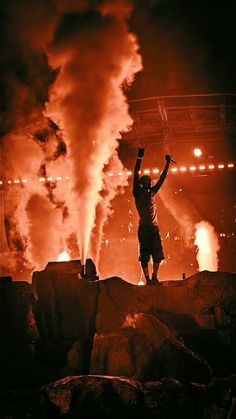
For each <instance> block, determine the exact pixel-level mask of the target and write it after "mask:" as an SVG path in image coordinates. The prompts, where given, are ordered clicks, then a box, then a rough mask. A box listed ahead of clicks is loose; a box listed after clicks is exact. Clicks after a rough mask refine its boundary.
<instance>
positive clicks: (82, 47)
mask: <svg viewBox="0 0 236 419" xmlns="http://www.w3.org/2000/svg"><path fill="white" fill-rule="evenodd" d="M108 4H109V3H108ZM114 4H116V5H112V4H109V6H107V7H106V6H105V5H104V4H103V5H102V6H101V7H100V9H98V10H96V11H89V12H84V13H73V14H66V15H64V16H63V18H62V19H61V21H60V23H59V25H58V27H57V29H56V31H55V34H54V39H53V41H52V43H51V45H50V47H49V49H48V58H49V63H50V65H51V67H52V68H53V69H59V70H58V76H57V79H56V81H55V83H54V84H53V86H52V88H51V94H50V100H49V102H48V104H47V115H48V116H50V118H52V119H53V120H54V121H55V122H56V123H57V124H58V125H59V126H60V128H61V129H62V130H63V132H64V140H65V142H66V144H67V149H68V154H69V159H70V163H71V170H72V177H73V179H72V182H73V186H72V190H71V202H70V204H69V206H70V207H71V208H73V211H72V213H73V214H74V225H75V229H76V232H77V237H78V242H79V246H80V253H81V254H80V257H81V260H82V264H85V260H86V257H87V254H88V251H89V242H90V236H91V232H92V230H93V227H94V225H95V224H96V219H95V218H96V207H97V205H98V204H99V202H100V201H101V195H100V191H101V190H102V187H103V186H104V185H106V182H104V176H105V174H104V168H105V166H106V165H107V164H108V163H109V160H110V159H111V157H112V156H113V154H114V153H116V148H117V146H118V140H119V139H120V133H121V132H122V131H125V130H128V129H129V127H130V125H131V124H132V120H131V118H130V116H129V113H128V105H127V101H126V97H125V95H124V93H123V90H124V87H125V86H127V85H129V84H130V83H131V82H132V81H133V78H134V75H135V73H136V72H138V71H140V70H141V68H142V64H141V57H140V55H139V54H138V44H137V41H136V37H135V36H134V35H133V34H132V33H129V31H128V28H127V24H126V18H127V16H128V13H129V12H130V10H129V8H127V4H125V3H124V2H115V3H114ZM119 184H121V179H119V180H118V181H117V186H118V185H119ZM113 188H114V185H113ZM111 196H113V194H111ZM108 211H109V210H108ZM103 213H104V211H103ZM100 214H101V211H100ZM103 217H106V215H105V214H104V215H103ZM104 219H105V218H104ZM99 223H100V224H101V220H99Z"/></svg>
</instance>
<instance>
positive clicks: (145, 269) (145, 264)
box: [141, 261, 150, 284]
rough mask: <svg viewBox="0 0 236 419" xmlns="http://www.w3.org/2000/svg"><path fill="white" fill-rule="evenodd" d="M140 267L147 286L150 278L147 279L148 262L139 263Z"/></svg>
mask: <svg viewBox="0 0 236 419" xmlns="http://www.w3.org/2000/svg"><path fill="white" fill-rule="evenodd" d="M141 266H142V270H143V274H144V276H145V279H146V283H147V284H149V283H150V277H149V269H148V262H143V261H141Z"/></svg>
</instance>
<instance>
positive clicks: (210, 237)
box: [159, 180, 219, 271]
mask: <svg viewBox="0 0 236 419" xmlns="http://www.w3.org/2000/svg"><path fill="white" fill-rule="evenodd" d="M175 192H176V187H175V184H174V182H171V181H170V180H168V183H167V184H165V186H164V187H163V188H162V189H161V190H160V192H159V196H160V198H161V200H162V202H163V204H164V205H165V207H166V208H167V209H168V210H169V212H170V214H171V215H172V216H173V217H174V218H175V220H176V223H177V224H178V225H179V227H180V233H181V235H182V237H183V239H184V242H185V245H186V246H187V247H193V246H194V245H196V246H197V249H198V251H197V256H196V258H197V262H198V266H199V270H200V271H202V270H204V269H207V270H209V271H217V269H218V255H217V252H218V250H219V241H218V237H217V234H216V232H215V230H214V227H213V226H212V225H211V224H210V223H208V222H207V221H200V220H201V218H202V214H200V212H199V211H198V209H197V208H196V207H195V206H194V205H193V203H192V202H191V201H190V199H188V198H187V197H186V196H184V194H183V193H181V196H180V199H178V197H177V196H176V195H175Z"/></svg>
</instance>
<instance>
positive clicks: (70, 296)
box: [32, 270, 98, 341]
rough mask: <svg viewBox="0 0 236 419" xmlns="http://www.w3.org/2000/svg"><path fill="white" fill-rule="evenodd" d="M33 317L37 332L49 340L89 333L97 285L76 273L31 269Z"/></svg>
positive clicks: (91, 331)
mask: <svg viewBox="0 0 236 419" xmlns="http://www.w3.org/2000/svg"><path fill="white" fill-rule="evenodd" d="M32 286H33V289H34V292H35V294H36V296H37V320H38V323H39V328H40V333H41V336H42V337H44V338H47V339H49V340H52V339H55V340H58V339H70V340H71V341H75V340H80V339H84V338H88V337H89V336H93V333H94V325H95V315H96V310H97V298H98V286H97V283H92V282H89V281H86V280H80V279H78V275H77V273H70V272H54V271H50V270H48V271H47V270H45V271H41V272H34V274H33V281H32Z"/></svg>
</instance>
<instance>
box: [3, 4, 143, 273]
mask: <svg viewBox="0 0 236 419" xmlns="http://www.w3.org/2000/svg"><path fill="white" fill-rule="evenodd" d="M1 8H2V15H3V17H4V19H3V22H4V23H3V25H2V26H1V31H2V35H3V36H2V39H4V43H5V44H4V45H3V54H2V58H1V70H2V71H1V74H2V80H3V86H2V87H3V89H2V91H3V95H2V97H1V118H2V124H1V130H2V131H1V134H2V142H1V153H2V154H1V159H2V160H1V169H2V173H1V178H2V179H3V183H4V185H5V186H4V190H3V191H2V196H1V198H2V199H1V204H2V205H1V220H2V223H4V226H3V228H2V229H1V230H2V231H3V230H4V231H6V234H4V235H3V236H4V237H3V239H4V240H1V252H2V255H4V260H1V263H0V265H1V266H2V267H4V269H7V267H8V268H9V266H10V265H9V263H10V261H11V267H12V269H13V267H14V269H13V270H16V271H19V270H20V269H24V268H25V267H26V266H27V268H31V269H34V268H37V269H42V268H43V267H44V266H45V263H46V262H47V261H48V260H49V259H55V258H56V257H57V256H58V254H59V253H60V252H61V251H63V250H65V249H66V248H67V247H68V248H70V245H71V243H70V242H71V238H72V239H73V240H72V241H73V246H74V249H73V252H72V253H73V255H74V256H76V257H78V256H79V255H78V246H77V243H76V241H77V240H78V241H79V247H80V253H81V254H80V256H81V257H82V259H83V260H84V259H85V258H86V255H87V253H88V251H89V243H90V245H91V251H90V253H91V255H93V256H94V257H95V258H96V260H97V261H98V259H99V249H100V246H101V240H102V234H103V233H102V231H103V225H104V223H105V222H106V219H107V217H108V216H109V215H110V214H111V213H112V209H111V201H112V199H113V198H114V196H115V195H116V194H117V192H119V191H120V189H121V187H122V186H124V185H125V183H126V177H125V176H123V177H122V176H116V177H114V178H112V179H111V178H109V177H108V174H107V173H108V171H109V170H116V169H117V170H122V164H121V162H120V161H119V159H118V156H117V151H116V149H117V146H118V141H119V139H120V133H121V132H122V131H124V130H127V129H128V128H129V126H130V125H131V123H132V120H131V118H130V116H129V114H128V105H127V102H126V97H125V95H124V89H125V88H126V87H127V86H128V85H129V84H130V83H131V82H132V80H133V77H134V75H135V73H136V72H137V71H139V70H140V69H141V59H140V56H139V54H138V52H137V50H138V45H137V41H136V38H135V36H134V35H133V34H131V33H129V30H128V27H127V23H126V20H127V18H128V16H129V13H130V11H131V8H130V4H129V3H128V2H125V1H114V2H113V1H107V2H105V1H103V2H102V1H97V2H96V1H92V0H91V1H73V0H72V1H69V2H68V1H63V0H61V1H59V0H58V1H54V0H49V1H47V2H45V1H43V0H37V1H32V0H18V1H16V0H9V1H8V2H4V3H3V4H2V6H1ZM46 103H47V104H46ZM56 177H59V179H60V178H61V177H62V178H63V180H60V181H59V180H58V181H57V180H55V178H56ZM40 178H41V179H45V181H42V182H41V181H39V179H40ZM65 178H66V179H67V180H65ZM68 178H70V179H68ZM9 179H10V180H12V184H11V185H8V184H7V182H8V180H9ZM14 179H20V180H21V181H22V180H23V179H24V180H25V179H27V183H22V182H21V184H20V185H18V184H13V180H14ZM42 224H43V225H42ZM76 237H77V238H76ZM39 248H40V249H39ZM76 252H77V253H76ZM12 259H14V263H13V261H12Z"/></svg>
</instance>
